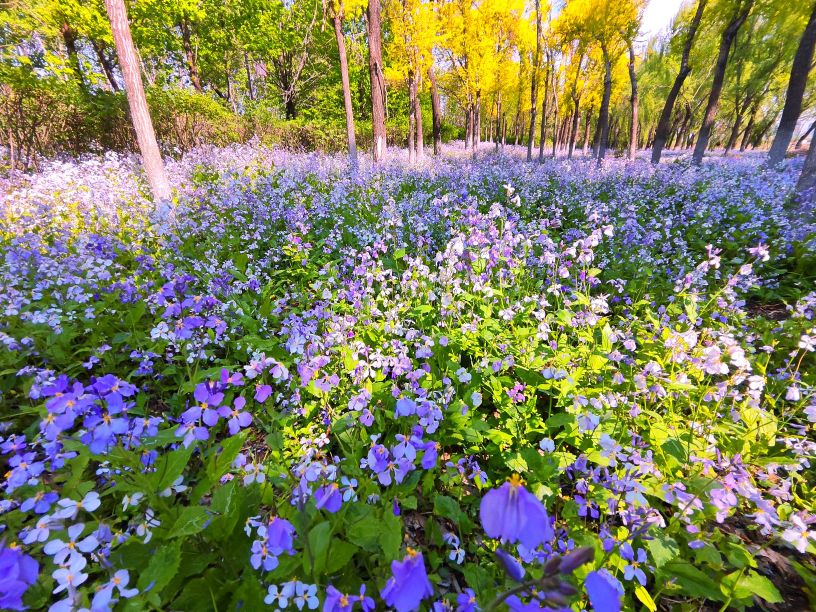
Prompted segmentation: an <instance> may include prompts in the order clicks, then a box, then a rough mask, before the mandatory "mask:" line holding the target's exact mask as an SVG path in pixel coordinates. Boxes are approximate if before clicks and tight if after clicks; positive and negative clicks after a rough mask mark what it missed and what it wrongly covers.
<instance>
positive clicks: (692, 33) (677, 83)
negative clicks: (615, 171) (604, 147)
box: [652, 0, 708, 164]
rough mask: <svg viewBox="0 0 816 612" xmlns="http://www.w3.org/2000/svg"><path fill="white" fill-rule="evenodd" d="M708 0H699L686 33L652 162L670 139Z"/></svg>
mask: <svg viewBox="0 0 816 612" xmlns="http://www.w3.org/2000/svg"><path fill="white" fill-rule="evenodd" d="M707 3H708V0H697V10H696V11H695V13H694V18H693V19H692V20H691V26H690V27H689V31H688V34H686V42H685V45H684V46H683V56H682V58H681V59H680V71H679V72H678V73H677V77H676V78H675V79H674V84H673V85H672V88H671V90H669V95H668V96H667V97H666V103H665V104H664V105H663V111H662V112H661V113H660V119H659V120H658V122H657V129H656V130H655V135H654V138H653V142H652V163H653V164H659V163H660V157H661V155H662V154H663V147H664V146H666V141H667V140H668V139H669V130H670V129H671V116H672V111H673V110H674V103H675V102H676V101H677V97H678V96H679V95H680V90H681V89H682V88H683V83H685V81H686V78H687V77H688V75H689V73H691V66H689V55H690V54H691V47H692V44H693V43H694V39H695V37H696V36H697V30H698V29H699V27H700V20H701V19H702V18H703V11H704V10H705V6H706V4H707Z"/></svg>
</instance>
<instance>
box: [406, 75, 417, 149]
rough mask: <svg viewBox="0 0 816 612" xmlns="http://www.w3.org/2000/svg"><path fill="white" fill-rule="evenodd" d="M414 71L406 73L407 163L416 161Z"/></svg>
mask: <svg viewBox="0 0 816 612" xmlns="http://www.w3.org/2000/svg"><path fill="white" fill-rule="evenodd" d="M414 80H415V79H414V71H413V70H409V71H408V163H409V164H410V163H413V162H415V161H416V151H417V149H416V115H415V114H414V107H415V105H416V99H415V96H416V88H415V86H414Z"/></svg>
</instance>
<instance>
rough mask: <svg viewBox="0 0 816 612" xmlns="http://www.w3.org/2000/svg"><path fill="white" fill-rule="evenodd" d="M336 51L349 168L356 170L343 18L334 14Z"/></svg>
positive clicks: (355, 146) (352, 108)
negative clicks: (338, 59) (338, 62)
mask: <svg viewBox="0 0 816 612" xmlns="http://www.w3.org/2000/svg"><path fill="white" fill-rule="evenodd" d="M332 22H333V23H334V36H335V38H336V39H337V51H338V55H339V57H340V81H341V82H342V85H343V107H344V108H345V111H346V137H347V138H348V150H349V167H350V168H351V171H352V172H355V171H356V170H357V136H356V135H355V133H354V107H353V106H352V103H351V83H350V81H349V71H348V59H347V57H346V37H345V35H344V34H343V16H342V15H341V14H339V13H335V14H334V15H333V17H332Z"/></svg>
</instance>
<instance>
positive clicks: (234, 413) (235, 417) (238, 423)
mask: <svg viewBox="0 0 816 612" xmlns="http://www.w3.org/2000/svg"><path fill="white" fill-rule="evenodd" d="M232 404H233V408H229V407H228V406H221V407H220V408H219V409H218V415H219V416H221V417H223V418H225V419H229V420H228V421H227V427H229V432H230V435H231V436H234V435H235V434H237V433H238V432H239V431H241V429H243V428H244V427H249V425H250V424H251V423H252V415H251V414H249V413H248V412H244V411H243V409H244V406H246V400H245V399H244V398H243V397H241V396H238V397H236V398H235V401H233V403H232Z"/></svg>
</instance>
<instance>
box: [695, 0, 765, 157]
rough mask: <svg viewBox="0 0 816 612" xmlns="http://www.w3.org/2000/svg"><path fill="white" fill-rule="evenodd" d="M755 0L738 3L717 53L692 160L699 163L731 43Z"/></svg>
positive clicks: (723, 77) (715, 114)
mask: <svg viewBox="0 0 816 612" xmlns="http://www.w3.org/2000/svg"><path fill="white" fill-rule="evenodd" d="M754 1H755V0H740V1H739V3H738V4H737V9H736V11H734V15H733V16H732V17H731V21H730V22H729V24H728V26H727V27H726V28H725V30H724V31H723V34H722V38H721V40H720V51H719V54H718V55H717V63H716V64H715V65H714V77H713V80H712V83H711V93H710V94H709V96H708V103H707V104H706V109H705V113H704V115H703V124H702V125H701V126H700V132H699V133H698V134H697V142H696V143H695V145H694V153H693V155H692V161H693V162H694V163H695V164H697V165H699V164H701V163H702V162H703V155H705V152H706V149H707V148H708V140H709V138H710V137H711V130H712V128H713V127H714V120H715V119H716V117H717V107H718V106H719V103H720V94H721V93H722V88H723V83H724V81H725V69H726V67H727V66H728V55H729V53H730V51H731V45H733V44H734V39H735V38H736V37H737V32H739V29H740V28H741V27H742V24H743V23H745V20H746V19H748V14H749V13H750V12H751V9H752V8H753V6H754Z"/></svg>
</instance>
